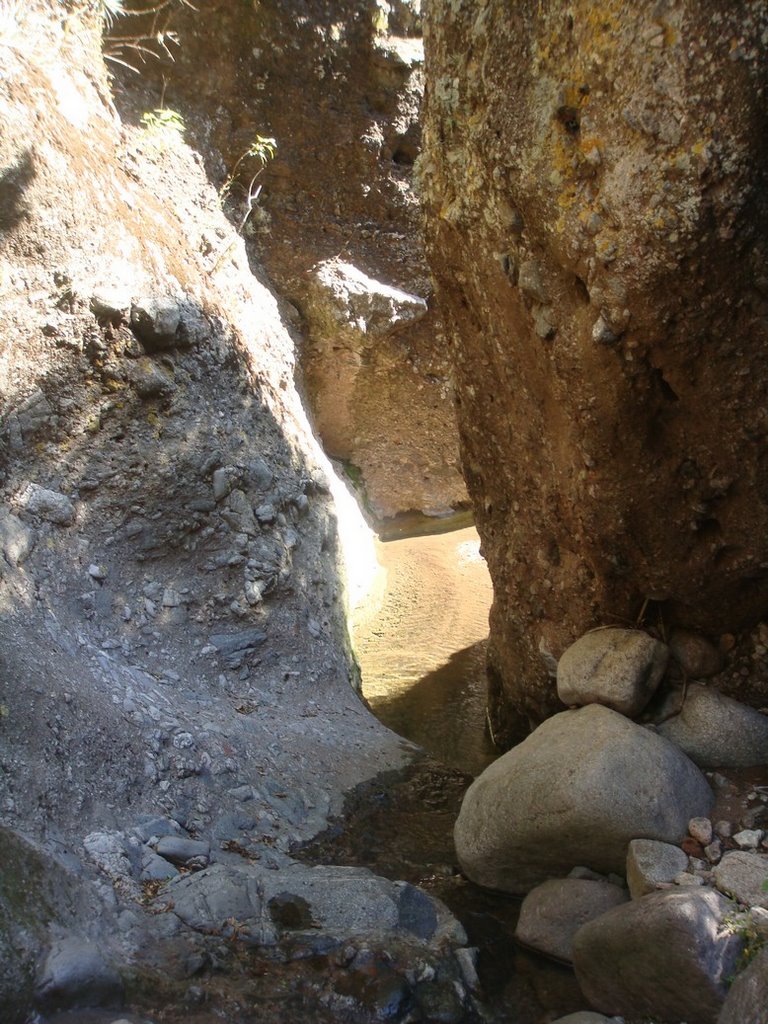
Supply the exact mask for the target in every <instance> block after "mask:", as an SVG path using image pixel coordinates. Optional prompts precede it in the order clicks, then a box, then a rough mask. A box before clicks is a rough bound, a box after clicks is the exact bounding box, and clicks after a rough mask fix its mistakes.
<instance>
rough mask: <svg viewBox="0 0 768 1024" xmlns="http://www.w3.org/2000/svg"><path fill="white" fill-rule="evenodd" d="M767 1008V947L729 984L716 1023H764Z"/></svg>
mask: <svg viewBox="0 0 768 1024" xmlns="http://www.w3.org/2000/svg"><path fill="white" fill-rule="evenodd" d="M766 1008H768V947H766V948H764V949H762V950H761V951H760V952H759V953H758V954H757V956H756V957H755V959H754V960H753V961H752V963H751V964H750V965H749V967H747V969H746V970H745V971H742V973H741V974H739V975H737V977H736V980H735V981H734V983H733V985H732V986H731V990H730V992H729V993H728V995H727V997H726V1000H725V1002H724V1003H723V1008H722V1010H721V1011H720V1016H719V1017H718V1018H717V1024H765V1015H766Z"/></svg>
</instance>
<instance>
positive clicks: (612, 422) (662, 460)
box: [420, 0, 768, 740]
mask: <svg viewBox="0 0 768 1024" xmlns="http://www.w3.org/2000/svg"><path fill="white" fill-rule="evenodd" d="M425 17H426V28H425V38H426V48H427V49H426V52H427V66H428V69H429V71H428V74H429V80H428V88H427V102H426V113H425V117H426V122H425V146H424V153H423V155H422V157H421V159H420V175H421V180H422V183H423V193H424V196H425V200H426V206H427V223H428V243H429V249H430V259H431V264H432V267H433V270H434V273H435V277H436V282H437V300H438V301H439V303H440V305H441V308H442V309H443V310H444V311H445V315H446V316H447V318H448V321H449V323H450V328H451V330H450V333H451V338H452V347H453V351H454V355H455V362H456V384H457V392H458V401H459V419H460V432H461V438H462V445H463V464H464V469H465V475H466V479H467V482H468V486H469V490H470V493H471V496H472V498H473V501H474V503H475V506H476V508H477V513H478V529H479V531H480V534H481V536H482V538H483V545H484V550H485V552H486V556H487V559H488V563H489V567H490V570H491V575H492V577H493V580H494V586H495V604H494V609H493V612H492V615H491V629H492V640H491V649H490V664H491V669H492V674H493V679H492V682H493V693H492V700H493V704H494V708H495V710H494V711H493V719H494V730H495V732H496V733H497V735H499V736H500V737H502V738H505V739H507V740H509V739H510V738H513V737H514V736H515V735H520V734H522V733H524V732H526V731H527V730H528V729H529V728H530V725H531V724H534V723H535V722H536V721H539V720H541V718H543V717H544V716H546V715H547V714H548V713H551V712H552V710H553V709H554V708H556V707H557V704H556V701H555V699H554V686H553V682H552V679H551V678H550V675H549V672H548V669H547V665H548V664H551V661H552V659H557V658H558V657H559V655H560V654H561V653H562V651H563V650H564V649H565V648H566V647H567V646H568V644H569V643H571V642H572V641H573V640H574V639H575V638H576V637H577V636H578V635H580V634H581V633H583V632H584V631H585V630H586V629H587V628H589V627H591V626H594V625H597V624H602V623H603V622H606V621H611V622H615V621H617V620H619V621H623V622H628V623H631V622H633V621H636V619H637V616H638V615H639V614H640V612H641V611H642V610H643V609H644V610H645V613H646V615H651V616H653V615H655V611H656V609H657V608H659V607H660V609H661V612H662V614H663V618H664V621H665V623H667V624H670V623H672V624H678V625H680V626H684V627H693V628H699V629H701V630H703V631H704V632H707V633H711V634H713V635H715V636H717V635H718V634H721V633H723V632H737V631H739V630H741V629H743V628H744V627H746V626H750V625H752V624H754V622H756V621H757V620H758V619H759V617H760V615H761V614H762V612H763V610H764V607H765V600H766V594H767V590H766V588H767V586H768V582H767V580H766V575H765V569H764V566H765V564H766V561H768V549H767V548H766V544H768V541H767V540H766V538H768V530H767V529H766V526H767V525H768V506H767V502H768V495H767V494H766V487H765V457H764V449H765V445H764V438H765V434H766V429H767V426H768V424H767V421H766V414H765V409H766V404H765V394H766V388H767V386H768V373H767V371H766V364H765V360H764V359H763V356H762V353H763V350H764V345H765V338H766V334H765V330H766V329H765V312H766V298H767V296H768V279H766V275H765V258H766V253H765V242H764V239H765V235H766V221H767V219H768V210H767V207H766V198H765V197H766V194H767V193H766V189H765V167H766V160H765V145H766V142H765V140H766V138H767V137H768V132H766V109H765V104H764V99H763V98H762V97H763V90H764V89H765V87H766V74H767V72H766V69H767V68H768V61H767V60H766V52H765V45H766V44H765V39H766V34H765V32H766V27H768V13H767V12H766V10H765V7H764V6H763V5H762V4H759V3H744V4H739V5H738V6H735V7H733V6H732V7H728V8H724V7H723V5H721V4H719V3H717V2H714V0H711V2H707V3H705V4H703V5H702V4H700V3H693V2H689V0H676V2H670V3H665V4H663V5H646V4H639V5H627V4H622V3H618V2H613V0H612V2H609V3H606V4H600V5H599V6H595V5H594V4H593V3H591V2H589V0H579V2H577V3H575V4H571V5H569V6H568V8H567V10H566V9H565V8H564V7H563V6H562V5H560V4H549V3H546V4H539V3H537V2H534V0H526V2H523V3H520V4H516V5H515V6H514V10H513V11H511V10H510V8H509V5H508V4H505V3H502V2H501V0H489V2H488V3H484V4H482V5H480V4H477V5H475V4H465V3H455V4H450V5H445V4H443V3H440V2H437V0H430V2H429V3H428V4H427V6H426V15H425ZM512 55H514V56H512ZM713 83H714V85H713ZM703 97H707V100H706V101H705V102H704V101H702V98H703ZM725 268H727V271H726V270H725ZM646 599H647V600H648V602H649V604H648V605H644V602H645V600H646Z"/></svg>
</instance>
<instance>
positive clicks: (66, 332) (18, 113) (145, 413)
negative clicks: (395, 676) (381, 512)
mask: <svg viewBox="0 0 768 1024" xmlns="http://www.w3.org/2000/svg"><path fill="white" fill-rule="evenodd" d="M16 13H17V15H18V17H19V19H20V20H19V21H18V22H15V23H9V22H8V21H3V22H0V54H1V60H0V63H1V64H2V69H3V70H2V76H1V77H0V115H1V116H2V120H3V132H2V138H1V139H0V167H1V168H2V171H0V225H1V226H2V238H1V240H0V254H1V256H2V263H1V264H0V331H1V335H0V339H1V340H0V395H1V397H2V418H0V607H1V608H2V614H1V615H0V762H1V764H0V767H1V773H0V808H1V809H2V819H3V825H4V828H3V829H0V857H1V858H2V860H3V863H4V864H5V865H6V868H7V871H6V872H5V873H4V883H3V885H2V886H0V963H2V969H0V1007H1V1008H2V1015H3V1019H4V1020H9V1021H14V1020H26V1019H27V1017H28V1015H29V1013H30V1012H31V1006H32V1001H33V998H37V1000H38V1008H39V1007H41V1006H42V1004H43V1002H45V1004H46V1006H47V1005H48V1003H47V1002H46V1000H48V997H49V996H50V998H51V1000H52V1002H51V1005H62V1006H68V1005H74V1006H77V1005H80V1004H78V1002H77V999H80V998H86V997H87V998H90V996H87V993H86V994H85V995H84V992H85V989H88V991H91V990H93V991H96V989H99V986H100V985H102V983H103V986H102V987H104V989H105V992H106V996H107V997H110V998H111V997H112V996H114V995H115V994H116V990H117V989H118V988H119V979H118V978H117V976H116V975H115V972H114V971H113V970H111V969H106V968H105V964H104V962H103V961H100V960H99V956H97V954H96V952H95V951H94V947H93V945H92V944H91V943H92V942H96V943H97V944H98V946H99V948H100V950H101V956H102V957H103V958H104V959H105V960H109V961H112V962H114V963H117V964H118V966H119V967H120V970H121V973H123V974H124V975H125V974H126V972H127V973H130V972H131V971H141V970H151V969H155V968H159V969H161V970H162V975H163V977H164V978H165V980H167V981H170V982H171V984H175V983H176V982H177V981H178V983H179V984H180V986H181V988H182V990H183V989H184V988H185V987H186V984H187V983H186V982H185V981H184V978H186V977H189V975H190V972H194V971H195V970H197V969H198V968H199V967H200V966H201V965H202V964H204V963H206V962H207V954H205V953H200V950H199V942H200V941H204V940H203V939H201V937H200V935H199V932H200V931H202V932H203V933H205V934H209V933H210V932H212V931H213V932H216V933H217V934H218V931H217V930H218V929H219V928H220V927H221V922H220V921H218V920H211V921H210V922H208V921H206V922H204V923H203V924H201V925H200V926H199V929H198V931H197V932H195V935H194V936H192V935H191V933H189V934H188V935H187V936H186V937H185V936H184V935H181V936H180V934H179V925H178V922H176V923H174V922H172V921H171V920H170V919H169V918H168V917H167V915H166V916H165V917H163V916H162V915H160V916H159V917H158V916H156V915H144V913H143V911H142V906H143V904H142V902H141V901H142V899H143V898H144V897H146V896H147V895H148V891H147V890H146V889H144V888H143V887H144V886H145V885H147V884H148V883H150V882H152V881H153V880H154V882H157V881H159V879H161V878H168V877H171V876H174V875H175V874H176V873H177V868H176V867H175V866H174V863H175V864H179V863H182V862H183V861H185V860H187V859H188V858H190V857H191V858H192V859H193V860H194V861H195V865H196V866H197V867H198V868H199V867H201V866H202V864H204V863H206V862H207V861H208V860H209V859H210V860H211V861H216V862H217V864H216V873H215V875H214V881H215V885H219V886H221V885H223V886H224V888H226V885H227V884H228V878H229V875H228V872H229V871H230V868H231V866H232V865H235V867H234V868H231V870H235V871H236V872H237V871H239V872H243V871H245V872H248V871H249V870H251V868H252V864H253V862H255V861H256V860H258V861H259V862H260V864H261V866H262V868H271V869H275V870H279V869H280V867H281V866H282V865H285V864H287V863H289V861H290V858H289V857H288V856H287V852H288V850H289V848H290V847H291V845H292V844H294V843H297V842H300V841H301V840H302V839H306V838H308V837H309V836H312V835H314V834H315V833H316V832H317V831H318V830H319V829H322V828H323V827H324V826H325V825H326V824H327V822H328V818H329V815H330V814H332V813H334V812H337V811H338V810H339V809H340V807H341V801H342V795H343V793H344V792H345V791H346V790H347V789H348V788H349V787H350V786H352V785H354V784H355V783H357V782H358V781H360V780H361V779H363V778H368V777H370V776H371V775H372V774H374V773H375V772H376V771H377V770H379V769H383V768H391V767H394V766H396V765H399V764H401V763H402V762H403V760H404V759H405V758H406V757H407V753H406V750H405V747H404V745H403V744H402V743H401V741H399V739H398V738H397V737H396V736H394V735H393V734H391V733H388V732H387V731H386V730H385V729H384V728H383V727H381V726H380V725H379V724H378V723H377V722H376V721H375V720H374V719H373V718H372V716H371V715H370V714H369V713H368V712H367V710H366V709H365V708H364V706H363V705H362V703H361V702H360V700H359V699H358V697H357V695H356V693H355V692H354V681H355V672H354V667H353V664H352V661H351V658H350V656H349V652H348V646H347V640H346V623H345V612H344V607H343V605H344V600H343V585H342V582H341V578H340V575H339V546H338V534H337V521H336V520H337V516H338V515H340V514H341V511H340V509H341V508H342V504H343V500H344V494H345V491H344V488H343V487H340V486H339V484H338V482H337V481H336V480H335V477H334V473H333V470H332V468H331V466H330V464H329V463H328V461H327V459H326V458H325V456H324V455H323V453H322V452H321V450H320V449H319V447H318V445H317V442H316V441H315V439H314V437H313V435H312V433H311V431H310V428H309V425H308V423H307V420H306V417H305V415H304V412H303V410H302V406H301V403H300V401H299V397H298V395H297V392H296V390H295V388H294V383H293V371H294V354H293V340H292V338H291V335H290V333H289V331H288V329H287V328H286V326H285V325H284V323H283V321H282V320H281V317H280V313H279V308H278V302H277V300H276V299H275V297H274V295H273V294H272V293H271V292H270V291H269V290H268V289H267V287H266V286H265V285H264V284H263V283H262V282H261V281H260V280H259V279H258V278H257V277H255V276H254V275H253V273H252V272H251V270H250V268H249V265H248V260H247V257H246V252H245V249H244V246H243V243H242V240H241V239H240V238H239V237H238V236H237V235H236V233H235V232H234V230H233V229H232V227H231V225H230V223H229V222H228V221H227V219H226V218H225V216H224V214H223V213H222V211H221V209H220V205H219V201H218V197H217V195H216V192H215V190H214V189H212V188H211V186H210V185H209V183H208V182H207V180H206V178H205V175H204V173H203V169H202V161H201V160H200V158H199V157H198V156H197V155H196V154H195V153H193V151H191V150H190V149H188V148H187V147H186V146H185V145H184V143H183V141H182V140H181V138H180V136H179V133H178V131H177V130H175V128H174V127H173V126H170V127H169V126H168V125H163V124H162V123H160V124H158V123H157V122H152V121H151V120H150V122H149V123H148V124H147V126H146V127H141V128H139V127H137V128H131V127H126V126H124V125H123V124H122V123H121V122H120V120H119V118H118V116H117V113H116V111H115V109H114V107H113V106H112V103H111V99H110V92H109V87H108V81H107V77H106V75H105V71H104V67H103V64H102V60H101V38H100V36H101V24H100V22H99V20H98V19H97V18H96V17H92V16H89V15H88V14H87V12H84V10H83V8H81V7H80V6H79V5H78V6H77V7H75V5H73V6H72V8H66V7H63V6H60V5H58V4H57V5H49V4H47V3H40V4H31V5H28V6H26V7H25V8H24V11H23V12H22V11H21V9H20V8H19V10H18V11H17V12H16ZM334 493H335V494H336V496H337V498H336V500H334V497H333V494H334ZM364 557H365V552H364V550H363V549H361V550H360V551H359V552H358V553H356V555H355V559H356V560H357V559H358V558H364ZM152 837H154V843H155V845H154V846H149V845H148V843H149V842H150V840H151V839H152ZM169 837H170V842H171V845H172V846H173V849H174V850H175V853H174V852H173V851H171V852H169V856H170V857H171V861H168V860H166V861H165V862H164V863H163V860H162V858H160V859H159V860H158V855H157V854H156V852H155V847H156V846H157V843H158V842H159V841H160V839H163V838H164V839H165V840H166V843H167V842H168V841H169ZM178 840H181V841H182V845H181V847H179V846H178ZM190 842H191V843H192V845H191V846H190V845H188V844H189V843H190ZM174 844H175V845H174ZM161 848H162V849H165V847H161ZM166 852H168V851H166ZM201 856H202V861H201V860H200V859H199V858H200V857H201ZM179 857H181V861H180V860H179ZM158 868H159V870H160V873H159V874H158V873H157V872H158ZM238 877H239V876H238ZM275 877H277V876H275ZM154 882H153V884H154ZM6 883H7V884H6ZM243 884H245V883H243ZM253 884H254V885H256V883H255V882H254V883H253ZM215 885H214V888H215ZM289 887H290V886H289ZM254 891H255V890H254ZM334 891H335V890H334ZM30 892H36V893H38V894H39V902H38V903H36V904H35V905H34V907H32V906H31V905H30V898H29V894H30ZM211 898H213V897H211ZM257 903H258V901H257ZM393 906H395V913H394V918H393V920H395V921H396V920H397V913H396V901H395V904H393ZM166 909H168V908H167V907H166ZM245 909H246V910H247V912H248V913H249V914H251V915H253V914H255V915H256V916H258V914H259V913H261V912H262V910H263V913H264V914H267V912H266V909H264V908H261V907H260V905H259V906H256V905H255V904H253V901H251V904H249V905H248V907H246V908H245ZM267 917H268V914H267ZM118 918H119V920H120V922H121V923H120V924H119V925H118V924H117V923H116V922H117V920H118ZM214 918H215V913H214ZM265 920H266V918H265ZM190 927H193V930H194V927H195V926H194V925H191V926H190ZM255 927H256V925H254V928H255ZM270 927H271V928H272V935H273V937H274V936H275V926H274V924H273V925H271V926H270ZM62 937H64V938H63V939H62ZM59 939H62V941H64V940H66V941H65V944H64V945H61V944H59V945H58V946H56V942H58V940H59ZM51 943H54V948H53V951H52V953H51V958H52V959H51V958H49V961H50V962H49V964H48V967H46V968H45V970H43V969H42V967H41V965H42V959H41V954H43V953H44V952H45V950H46V949H48V948H50V946H51ZM72 943H74V947H73V946H72ZM73 948H74V952H73ZM196 949H197V952H194V950H196ZM200 956H202V959H200ZM190 958H191V959H190ZM196 958H197V959H196ZM193 961H194V962H196V963H197V965H198V966H197V968H196V967H194V965H193ZM98 963H101V968H100V969H99V970H101V973H99V970H96V968H93V965H94V964H97V965H98ZM190 965H192V966H190ZM92 968H93V970H96V976H92V973H93V972H92ZM41 971H42V973H41ZM89 971H91V974H89V973H88V972H89ZM78 979H79V982H78ZM99 979H101V980H99ZM77 984H80V989H78V988H77ZM73 985H74V989H73V988H72V986H73ZM67 986H69V988H67ZM99 991H100V989H99ZM158 991H159V990H158ZM97 994H98V993H97ZM54 996H55V998H54ZM93 998H96V996H93ZM99 998H101V996H99ZM158 998H159V996H158ZM57 1000H58V1002H57ZM68 1000H69V1001H68ZM73 1000H74V1002H73ZM41 1001H42V1002H41ZM87 1005H90V1004H87ZM272 1019H274V1018H272Z"/></svg>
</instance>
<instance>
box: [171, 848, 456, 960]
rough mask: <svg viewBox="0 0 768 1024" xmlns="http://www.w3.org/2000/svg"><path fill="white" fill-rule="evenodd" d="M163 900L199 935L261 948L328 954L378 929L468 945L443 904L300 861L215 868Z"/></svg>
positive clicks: (409, 889)
mask: <svg viewBox="0 0 768 1024" xmlns="http://www.w3.org/2000/svg"><path fill="white" fill-rule="evenodd" d="M159 899H160V902H165V901H167V900H169V899H170V901H171V902H172V904H173V906H172V909H173V913H174V914H176V916H177V917H178V918H180V920H181V921H183V923H184V924H186V925H187V926H188V927H190V928H192V929H194V930H195V931H200V932H203V933H208V934H211V933H213V934H218V933H220V932H221V933H222V934H228V933H229V934H233V935H234V934H236V936H237V937H239V938H240V939H242V940H243V941H245V942H247V943H249V944H251V945H257V946H262V947H275V946H277V945H278V944H282V946H283V948H287V947H286V942H288V943H289V944H290V945H291V946H292V948H301V949H303V950H304V951H309V952H322V951H325V950H327V949H329V948H331V947H332V946H334V945H335V944H337V943H338V942H340V941H346V940H348V939H349V938H351V937H353V936H362V935H366V934H371V933H374V932H391V933H398V934H402V935H407V936H411V937H415V938H417V939H420V940H422V941H424V942H428V943H435V944H436V943H440V942H442V941H443V940H446V941H448V942H452V943H453V944H455V945H463V944H464V943H465V942H466V935H465V934H464V930H463V928H462V927H461V925H460V924H459V923H458V921H456V919H455V918H454V917H453V916H452V915H451V914H450V913H449V912H448V911H447V909H446V908H445V907H444V906H443V905H442V904H441V903H439V901H437V900H434V899H432V897H430V896H428V895H427V894H426V893H425V892H423V891H422V890H421V889H418V888H417V887H416V886H413V885H410V884H408V883H407V882H390V881H387V880H386V879H384V878H379V877H378V876H377V875H374V874H373V873H372V872H370V871H368V870H367V869H365V868H352V867H325V866H324V867H304V866H303V865H298V864H295V865H292V866H289V867H285V868H280V869H278V870H266V869H263V868H256V867H242V868H237V869H236V868H231V867H228V866H224V865H221V864H215V865H213V866H212V867H210V868H207V869H205V870H204V871H200V872H198V873H196V874H194V875H188V876H186V877H182V878H179V879H178V880H175V881H173V882H171V883H170V884H169V886H168V887H167V888H166V890H165V892H164V893H163V894H162V896H161V897H159ZM233 922H236V928H235V926H234V925H233ZM233 928H234V929H235V930H234V931H233Z"/></svg>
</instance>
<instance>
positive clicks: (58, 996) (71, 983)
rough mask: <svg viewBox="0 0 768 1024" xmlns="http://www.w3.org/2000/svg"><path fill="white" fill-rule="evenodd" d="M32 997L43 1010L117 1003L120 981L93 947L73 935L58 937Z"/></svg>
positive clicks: (120, 999)
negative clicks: (59, 938) (65, 937)
mask: <svg viewBox="0 0 768 1024" xmlns="http://www.w3.org/2000/svg"><path fill="white" fill-rule="evenodd" d="M35 997H36V1001H37V1002H38V1004H39V1005H40V1007H41V1008H43V1009H46V1010H69V1009H84V1008H86V1007H91V1006H119V1005H120V1004H121V1003H122V998H123V983H122V980H121V978H120V976H119V975H118V974H117V972H116V971H115V970H113V969H112V968H111V967H110V966H109V965H108V964H107V963H106V962H105V961H104V959H103V957H102V956H101V953H100V952H99V951H98V949H97V948H96V947H95V946H93V945H92V944H91V943H89V942H86V941H85V940H83V939H79V938H74V937H73V938H67V939H61V940H59V941H58V942H56V943H54V945H53V946H52V947H51V951H50V952H49V954H48V956H47V958H46V960H45V963H44V965H43V968H42V971H41V974H40V977H39V979H38V982H37V987H36V992H35Z"/></svg>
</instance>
